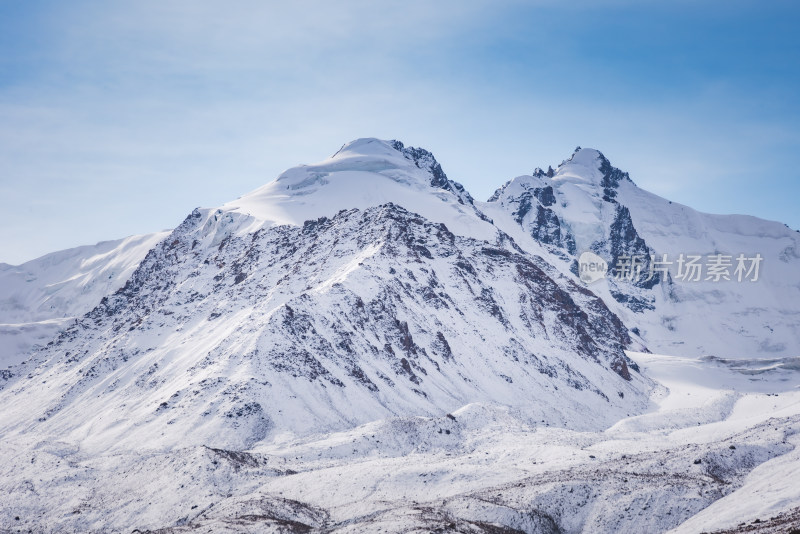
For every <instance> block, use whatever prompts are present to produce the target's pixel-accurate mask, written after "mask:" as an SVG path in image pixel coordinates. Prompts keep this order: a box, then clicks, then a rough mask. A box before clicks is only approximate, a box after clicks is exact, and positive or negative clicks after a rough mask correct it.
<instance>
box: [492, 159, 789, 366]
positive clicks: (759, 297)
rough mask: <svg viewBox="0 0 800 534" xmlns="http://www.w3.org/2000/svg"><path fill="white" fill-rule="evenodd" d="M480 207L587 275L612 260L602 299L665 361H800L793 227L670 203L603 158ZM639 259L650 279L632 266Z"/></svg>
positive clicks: (542, 176) (533, 179)
mask: <svg viewBox="0 0 800 534" xmlns="http://www.w3.org/2000/svg"><path fill="white" fill-rule="evenodd" d="M479 206H480V209H481V210H483V211H484V212H485V213H486V214H488V215H489V216H491V217H492V218H493V219H494V221H495V224H497V225H498V226H499V227H501V228H502V229H503V230H505V231H506V232H508V233H509V234H511V235H512V236H515V238H517V239H518V241H519V242H520V243H522V244H524V243H525V241H524V239H521V238H519V237H518V233H519V230H522V233H524V234H526V236H529V237H532V238H533V239H535V240H536V242H537V243H541V244H544V245H546V246H548V247H550V248H551V249H553V250H555V251H557V252H560V253H561V254H562V255H563V256H564V259H565V260H566V261H567V262H568V263H570V264H571V265H572V269H573V272H575V273H576V274H577V264H576V260H577V259H578V258H579V256H580V255H581V253H583V252H586V251H592V252H594V253H596V254H598V255H599V256H600V257H602V258H603V259H604V260H605V261H606V262H607V263H608V265H609V267H610V269H611V274H609V276H608V277H607V278H605V279H603V280H599V281H597V282H595V283H593V284H591V285H590V286H589V287H590V289H591V290H592V291H593V292H595V293H597V294H598V295H600V296H601V297H602V298H603V299H604V301H605V302H606V304H608V305H609V307H611V308H612V309H613V310H614V311H615V312H616V313H617V314H618V315H620V317H622V319H623V321H625V324H627V325H628V326H629V327H630V328H635V329H636V330H635V332H637V333H638V334H639V335H640V336H641V339H642V340H643V341H644V343H645V344H646V345H647V346H648V348H650V349H651V350H653V351H657V352H662V353H666V354H675V355H679V354H680V355H686V356H702V355H716V356H724V357H728V358H731V357H738V358H749V357H754V356H761V357H787V356H788V357H796V356H798V355H800V306H798V302H800V233H798V232H796V231H794V230H791V229H789V228H788V227H786V226H785V225H783V224H780V223H777V222H771V221H765V220H762V219H757V218H755V217H749V216H744V215H709V214H705V213H700V212H697V211H695V210H693V209H691V208H689V207H686V206H683V205H680V204H677V203H673V202H670V201H668V200H665V199H663V198H661V197H658V196H656V195H653V194H651V193H648V192H647V191H644V190H642V189H640V188H639V187H637V186H636V185H635V184H634V183H633V181H632V180H631V179H630V177H629V176H628V174H627V173H624V172H622V171H620V170H619V169H617V168H615V167H613V166H612V165H611V163H610V162H609V161H608V159H606V157H605V156H603V154H601V153H600V152H598V151H596V150H592V149H578V150H576V151H575V153H574V154H573V155H572V157H571V158H570V159H568V160H566V161H565V162H563V163H562V164H561V165H560V166H559V167H558V168H557V169H555V170H553V169H552V168H550V169H549V171H548V172H544V171H541V170H539V169H537V171H536V172H535V173H534V174H533V175H530V176H519V177H517V178H515V179H514V180H512V181H510V182H509V183H507V184H506V185H505V186H503V187H502V188H500V189H498V190H497V192H496V193H495V194H494V195H493V196H492V198H491V199H490V200H489V202H488V203H485V204H480V205H479ZM514 227H516V228H517V230H516V231H515V229H514ZM651 255H652V256H654V258H655V260H656V263H655V264H653V265H651V261H652V260H651ZM635 256H638V257H641V258H642V259H643V262H642V263H641V265H640V266H639V267H638V268H639V269H641V275H640V276H636V273H634V272H631V271H632V270H635V269H631V266H630V265H629V264H628V265H624V264H622V263H621V260H624V259H625V258H631V257H635ZM740 256H741V257H742V261H741V264H742V266H743V267H744V269H743V270H741V271H739V272H737V269H738V268H739V266H740V265H739V264H740V262H739V261H737V260H738V259H739V257H740ZM692 257H694V258H695V260H694V263H695V265H697V270H694V269H693V268H690V267H689V265H688V264H689V260H690V259H691V258H692ZM628 261H629V260H628ZM681 261H683V264H681V263H680V262H681ZM715 263H716V264H717V267H713V264H715ZM754 264H755V265H754ZM651 267H652V271H651ZM651 272H652V277H651ZM667 273H669V274H667ZM615 275H619V277H620V278H621V279H620V280H617V279H616V277H615ZM681 275H683V276H681ZM629 278H632V280H629Z"/></svg>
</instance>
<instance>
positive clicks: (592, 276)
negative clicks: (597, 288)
mask: <svg viewBox="0 0 800 534" xmlns="http://www.w3.org/2000/svg"><path fill="white" fill-rule="evenodd" d="M607 272H608V263H606V260H604V259H603V258H601V257H600V256H598V255H597V254H595V253H594V252H589V251H588V250H587V251H586V252H584V253H583V254H581V256H580V258H578V274H579V275H580V278H581V281H582V282H584V283H586V284H591V283H592V282H597V281H598V280H600V279H602V278H605V277H606V273H607Z"/></svg>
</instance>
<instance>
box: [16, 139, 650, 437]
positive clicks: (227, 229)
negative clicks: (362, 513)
mask: <svg viewBox="0 0 800 534" xmlns="http://www.w3.org/2000/svg"><path fill="white" fill-rule="evenodd" d="M437 169H439V166H438V163H436V161H435V160H434V159H433V157H432V156H430V154H428V153H426V152H422V151H420V150H408V149H404V148H403V147H402V146H401V145H399V144H397V143H394V144H389V143H384V142H378V141H375V140H359V141H356V142H354V143H351V144H350V145H347V146H345V147H344V148H343V149H342V150H340V151H339V152H338V153H337V154H336V155H335V156H334V157H333V158H331V159H330V160H327V161H326V162H323V163H322V164H319V165H314V166H308V167H299V168H296V169H292V170H290V171H287V172H286V173H284V174H283V175H281V176H280V177H279V178H278V179H277V180H276V181H274V182H273V183H271V184H269V185H267V186H266V187H264V188H262V189H259V190H257V191H255V192H254V193H252V194H250V195H246V196H245V197H242V198H241V199H239V200H237V201H236V202H233V203H231V204H227V205H225V206H222V207H221V208H219V209H216V210H214V209H212V210H195V211H194V212H193V213H192V214H190V215H189V216H188V217H187V218H186V220H185V221H184V222H183V223H182V224H181V225H180V226H179V227H178V228H177V229H175V231H173V232H172V233H171V234H170V235H169V236H168V237H167V238H165V239H163V240H162V241H161V242H160V243H159V244H158V245H157V246H156V247H155V248H153V249H152V250H151V251H150V252H149V253H148V255H147V257H146V258H145V259H144V260H143V261H142V263H141V264H140V265H139V267H138V268H137V269H136V271H135V272H134V273H133V275H132V276H131V278H130V279H129V280H128V282H127V283H126V285H125V286H124V287H123V288H121V289H120V290H119V291H117V292H115V293H114V294H112V295H109V296H107V297H105V298H103V300H102V301H101V302H100V303H99V305H98V306H97V307H96V308H94V309H93V310H92V311H91V312H90V313H88V314H87V315H86V316H84V317H83V318H82V319H81V320H79V321H78V322H77V323H76V324H75V325H73V326H71V327H70V328H68V329H67V330H65V331H64V332H62V334H61V335H60V336H59V337H58V339H56V340H55V341H54V342H52V343H51V344H50V345H49V346H48V347H46V348H45V349H43V350H41V351H39V352H37V353H36V354H35V356H34V358H33V359H32V360H30V361H29V362H27V363H25V364H24V365H22V366H20V367H19V369H15V370H12V373H13V374H14V376H13V377H11V379H10V383H9V384H8V385H7V386H6V395H9V396H13V397H14V398H15V399H16V400H17V402H21V403H22V405H24V406H25V409H24V410H19V411H18V412H17V413H15V414H13V415H12V414H8V415H6V416H5V425H6V428H14V429H17V430H18V431H20V432H28V431H35V432H37V433H38V434H50V435H52V436H61V437H62V439H63V438H64V437H70V436H71V437H74V439H78V436H87V435H89V434H91V437H90V438H86V439H83V440H82V442H83V444H84V446H88V445H89V444H90V443H94V444H96V446H97V447H99V448H100V449H102V450H105V449H107V448H108V447H109V446H110V445H111V444H112V443H113V444H114V446H115V447H131V446H134V445H135V444H136V443H138V442H139V440H140V439H141V437H140V436H141V435H147V436H148V442H149V443H150V444H151V446H159V447H173V446H177V445H180V444H182V445H186V444H187V442H188V443H196V444H208V445H213V446H216V447H223V448H242V447H249V446H252V445H253V444H254V443H256V442H259V441H261V440H263V439H265V438H268V437H274V436H276V435H282V434H287V433H288V434H292V435H306V434H308V433H312V432H320V431H333V430H343V429H346V428H350V427H352V426H353V425H357V424H363V423H367V422H369V421H373V420H377V419H383V418H386V417H390V416H406V415H422V414H424V415H437V414H442V413H446V412H448V411H450V410H455V409H457V408H459V407H461V406H463V405H465V404H467V403H470V402H476V401H478V402H496V403H501V404H503V405H508V406H512V407H514V408H515V409H518V410H519V411H520V415H521V417H522V418H523V419H525V420H531V421H533V420H536V421H547V422H549V423H551V424H558V425H560V426H567V427H572V428H592V429H597V428H603V427H605V426H608V425H609V424H612V423H613V422H614V421H616V420H618V419H619V418H620V417H621V416H625V415H630V414H632V413H639V412H641V411H643V410H644V409H645V407H646V405H647V392H648V391H649V388H650V384H649V382H648V381H647V380H645V379H643V378H641V377H640V376H639V374H638V373H636V372H635V371H634V370H631V369H629V366H628V363H627V357H626V356H625V354H624V349H626V348H630V347H631V346H633V342H632V341H631V339H630V337H629V334H628V332H627V329H626V328H625V326H624V325H623V324H622V322H621V321H620V320H619V319H618V318H617V317H616V316H615V315H614V314H613V313H612V312H611V311H609V310H608V308H607V307H606V306H605V304H603V301H602V300H600V299H599V298H597V297H596V296H595V295H593V294H592V293H591V292H590V291H588V290H587V289H585V288H584V287H583V286H581V285H580V284H579V283H576V281H575V280H573V279H570V277H569V276H565V275H563V274H562V273H560V272H559V271H558V270H556V269H554V268H553V267H552V266H551V265H550V264H549V263H547V262H546V261H545V260H543V259H542V258H541V257H538V256H534V255H531V254H527V253H525V252H524V251H523V250H522V249H520V248H519V247H518V246H516V245H515V243H514V242H513V241H512V240H511V239H510V238H509V237H508V236H506V235H505V234H503V233H502V232H501V231H499V230H497V228H495V227H494V226H493V225H492V224H491V222H490V221H488V220H487V219H486V218H485V217H482V215H481V214H480V213H479V212H478V211H477V210H476V209H475V208H474V206H473V205H472V204H471V199H470V198H469V196H468V195H466V194H465V193H464V192H463V189H462V188H460V186H457V185H455V184H452V182H449V181H448V180H446V178H443V173H441V171H439V172H438V173H437ZM353 192H356V194H355V195H354V194H353ZM390 200H393V201H394V202H402V203H403V204H404V205H405V206H407V207H408V208H406V207H401V206H399V205H397V204H396V203H393V202H389V201H390ZM353 205H355V207H353ZM345 206H349V207H350V209H342V208H344V207H345ZM412 209H413V210H414V211H410V210H412ZM298 213H299V214H301V215H299V217H301V218H300V219H291V217H298V215H297V214H298ZM276 214H277V215H276ZM312 214H316V215H317V216H319V218H316V219H307V218H308V217H311V216H312ZM426 215H427V217H426ZM303 221H305V222H303ZM287 223H288V224H287ZM451 227H452V228H454V229H456V231H455V232H453V231H451V230H450V229H449V228H451ZM459 234H460V235H459ZM17 377H25V378H24V379H17ZM32 383H35V384H37V385H36V387H35V388H34V387H31V384H32ZM87 411H88V413H92V414H96V416H94V417H88V418H87V417H82V416H81V415H80V414H84V413H86V412H87ZM89 429H91V432H90V433H89ZM134 430H136V432H134ZM129 440H134V441H133V442H130V441H129Z"/></svg>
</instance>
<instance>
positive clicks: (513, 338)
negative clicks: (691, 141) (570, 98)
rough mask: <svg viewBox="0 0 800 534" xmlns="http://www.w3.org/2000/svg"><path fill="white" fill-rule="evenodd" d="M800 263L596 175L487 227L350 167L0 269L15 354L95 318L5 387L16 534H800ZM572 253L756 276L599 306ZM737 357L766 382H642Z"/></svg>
mask: <svg viewBox="0 0 800 534" xmlns="http://www.w3.org/2000/svg"><path fill="white" fill-rule="evenodd" d="M673 206H674V208H673ZM673 209H674V210H677V211H672V210H673ZM659 210H661V211H659ZM662 215H665V216H666V215H668V216H670V217H673V218H672V219H669V221H670V222H669V223H668V224H661V226H659V223H658V221H659V220H660V217H661V216H662ZM684 219H685V220H686V221H684ZM796 243H797V238H796V237H795V235H794V234H793V233H791V232H790V231H788V230H786V229H781V227H779V225H777V224H773V223H767V222H763V221H758V220H756V219H752V218H741V217H727V218H726V217H718V216H709V215H702V214H698V213H696V212H692V211H691V210H689V208H685V207H681V206H677V205H672V204H669V202H668V201H664V200H662V199H659V198H658V197H654V196H652V195H649V194H648V193H646V192H644V191H641V190H640V189H638V188H636V186H635V185H634V184H633V182H632V181H630V179H629V177H628V176H627V175H626V174H624V173H623V172H621V171H619V170H617V169H614V168H613V167H612V166H611V165H610V163H609V162H608V160H607V159H605V157H604V156H602V155H601V154H600V153H599V152H597V151H593V150H579V151H576V153H575V154H574V155H573V156H572V158H570V160H568V161H566V162H564V163H563V164H562V165H561V166H559V167H558V170H551V171H550V172H546V173H545V172H536V173H534V175H532V176H525V177H519V178H517V179H515V180H512V181H511V182H509V183H508V184H506V185H505V186H504V187H503V188H501V189H499V190H498V192H497V193H496V194H495V195H494V196H493V197H492V199H490V201H489V202H486V203H482V202H477V201H475V200H474V199H473V198H472V196H471V195H470V194H469V193H468V192H467V191H466V190H465V189H464V188H463V187H462V186H461V185H460V184H458V183H457V182H454V181H452V180H450V179H449V178H448V177H447V175H446V174H445V172H444V171H443V169H442V167H441V165H440V164H439V163H438V162H437V161H436V159H435V158H434V157H433V155H432V154H431V153H430V152H428V151H426V150H423V149H419V148H412V147H406V146H405V145H403V144H402V143H400V142H398V141H380V140H376V139H359V140H356V141H353V142H352V143H349V144H347V145H345V146H343V147H342V149H341V150H339V151H338V152H337V153H336V154H334V155H333V156H332V157H331V158H329V159H327V160H325V161H323V162H321V163H318V164H315V165H308V166H300V167H296V168H293V169H290V170H288V171H286V172H285V173H283V174H282V175H281V176H279V177H278V178H277V179H276V180H274V181H273V182H270V183H268V184H267V185H265V186H263V187H261V188H259V189H257V190H255V191H253V192H252V193H250V194H247V195H244V196H243V197H241V198H239V199H237V200H235V201H232V202H229V203H227V204H224V205H222V206H220V207H219V208H214V209H197V210H194V211H193V212H192V213H190V214H189V215H188V216H187V217H186V218H185V220H184V221H183V222H182V223H181V224H180V225H179V226H178V227H177V228H176V229H175V230H174V231H172V232H170V233H168V234H167V235H152V236H144V237H141V238H131V240H129V241H128V242H119V243H110V244H101V245H98V247H100V248H97V249H91V248H87V249H82V250H78V251H74V252H69V251H67V252H64V253H57V254H56V255H54V256H52V258H58V261H50V262H49V263H48V262H47V261H45V260H46V258H48V257H45V258H42V259H40V260H36V261H35V262H32V263H31V264H26V266H20V267H14V268H12V267H4V269H5V271H4V273H10V274H7V275H6V274H3V276H6V278H0V280H3V281H4V282H2V283H3V284H4V285H0V289H2V291H3V293H0V299H3V302H8V303H11V302H15V303H17V304H19V306H16V308H15V311H14V313H15V314H16V315H8V317H13V320H14V321H15V324H16V323H22V322H25V321H28V322H35V321H43V320H47V319H48V318H53V317H55V316H56V315H66V316H78V317H77V318H76V320H74V321H72V320H67V321H66V323H65V324H64V325H62V326H61V329H60V332H59V333H58V335H57V337H55V338H54V339H52V340H51V341H50V342H49V343H48V344H47V345H46V346H42V347H36V348H34V350H33V351H32V352H30V354H29V355H30V357H29V358H27V359H26V361H24V362H22V363H18V364H15V365H12V366H11V367H10V368H9V369H8V370H6V371H4V372H3V373H2V374H0V402H2V405H3V406H4V407H5V408H4V409H3V410H2V411H0V437H2V441H3V448H2V449H0V492H2V493H3V495H4V499H2V501H1V502H0V532H2V531H5V530H9V531H16V530H22V531H27V530H32V531H37V532H105V531H126V532H131V531H134V532H135V531H139V532H160V533H164V532H176V533H177V532H192V531H213V532H334V531H336V532H365V531H378V530H382V531H385V532H409V531H420V532H429V531H440V532H465V533H466V532H487V533H489V532H491V533H497V532H504V533H505V532H581V531H620V532H623V531H627V532H660V531H666V530H668V529H672V528H678V529H681V528H683V531H684V532H692V531H698V530H697V529H699V530H704V531H710V530H713V529H715V528H720V527H729V526H730V527H736V525H738V524H739V523H740V522H752V521H753V520H755V519H759V523H758V525H762V524H763V525H772V527H774V528H775V529H778V528H783V527H786V526H787V525H795V524H797V522H800V507H798V506H797V503H798V502H799V501H798V499H800V493H799V492H798V491H797V490H796V489H794V487H793V485H791V484H785V483H782V482H781V477H782V476H784V474H786V473H792V472H795V471H797V470H798V466H800V461H799V460H798V458H797V454H796V453H795V450H797V449H796V445H797V444H798V443H799V442H798V439H797V437H798V436H799V435H800V397H799V395H800V392H799V391H798V390H797V387H796V386H797V369H798V365H797V361H796V358H795V359H792V358H790V356H791V355H795V356H796V355H797V354H796V350H795V349H797V347H798V342H797V338H796V337H792V336H796V334H797V331H796V326H797V325H796V324H795V323H796V321H794V319H793V318H794V317H796V316H797V313H798V310H797V306H796V305H794V304H792V302H791V300H790V299H791V297H792V296H793V295H794V293H792V292H793V291H796V290H797V289H798V288H797V283H798V282H797V281H796V277H797V269H796V266H797V258H796V254H795V253H794V252H793V250H797V249H796V248H795V249H793V248H792V247H793V246H794V245H795V244H796ZM676 245H677V246H679V248H678V249H677V251H674V249H673V247H675V246H676ZM684 247H686V248H684ZM748 247H751V248H748ZM585 250H590V251H593V252H594V253H595V254H597V255H599V256H603V257H605V258H607V261H608V262H609V263H611V264H612V268H613V267H619V266H618V265H616V264H615V259H616V258H617V257H620V256H624V255H626V254H627V255H637V254H640V255H642V256H647V255H649V253H651V252H653V253H661V252H662V251H663V252H664V253H669V254H673V253H681V252H684V253H686V254H688V253H703V254H705V253H706V251H709V250H710V251H711V252H708V253H709V254H710V253H715V252H725V253H728V252H730V253H731V254H736V253H737V252H742V253H746V254H748V255H750V254H753V253H761V255H762V256H763V257H764V259H763V265H762V268H763V270H762V272H761V279H760V280H759V281H758V282H754V283H750V282H747V283H744V282H743V283H741V284H739V283H736V282H733V283H731V284H730V285H722V284H718V283H712V282H708V283H705V282H698V283H696V284H694V285H689V284H688V283H687V285H686V286H682V285H680V282H679V281H677V280H672V279H671V275H667V274H666V273H663V274H662V275H660V276H657V277H655V278H654V280H650V281H638V282H637V281H624V280H623V281H615V280H608V279H606V280H603V281H598V282H596V283H593V284H591V285H588V286H587V285H586V284H584V283H583V282H582V281H581V280H580V279H579V277H578V276H577V275H576V273H577V271H576V263H575V260H576V258H577V257H578V255H579V254H580V253H581V252H582V251H585ZM778 263H780V265H784V266H785V267H781V266H780V265H778ZM773 264H775V265H774V266H773ZM646 266H647V264H645V267H646ZM25 272H28V273H35V276H36V280H34V279H33V276H32V275H30V276H29V275H25V274H19V273H25ZM776 273H780V274H781V276H785V278H781V279H780V280H778V278H780V277H778V276H776V275H775V274H776ZM793 276H794V277H795V278H792V277H793ZM14 277H17V278H14ZM20 277H22V278H20ZM28 278H30V282H25V283H23V282H22V280H23V279H28ZM58 281H67V282H65V283H63V284H61V285H58V286H57V287H58V288H61V289H59V291H61V292H60V293H55V294H56V295H57V296H58V298H55V297H53V296H51V295H53V294H54V293H53V291H52V289H51V286H53V284H54V283H55V282H58ZM25 284H27V285H25ZM747 284H750V285H747ZM20 288H25V289H24V290H21V289H20ZM748 288H753V289H748ZM101 293H102V297H101V295H100V294H101ZM762 293H767V295H763V294H762ZM7 296H8V297H9V298H8V299H6V298H5V297H7ZM759 306H761V307H763V309H762V310H761V311H760V312H756V311H753V308H757V307H759ZM12 307H14V306H13V305H11V304H9V305H8V306H6V308H7V309H9V310H10V309H11V308H12ZM84 310H85V311H86V313H85V314H83V315H81V314H82V313H83V311H84ZM6 313H11V312H8V311H7V312H6ZM743 314H744V315H743ZM748 314H749V315H748ZM701 319H702V320H703V321H705V324H698V323H699V321H700V320H701ZM9 321H10V320H9ZM754 321H768V322H769V326H770V327H771V328H773V330H775V336H773V337H771V338H767V339H769V340H770V342H769V344H768V345H767V346H766V349H765V348H764V346H762V345H761V344H760V343H761V341H763V339H762V338H758V335H761V333H760V330H759V324H761V323H758V324H756V323H755V322H754ZM793 321H794V322H793ZM737 328H738V330H737ZM721 336H728V339H727V344H726V343H725V340H724V339H723V338H722V337H721ZM751 337H754V338H757V339H755V341H753V340H751ZM740 338H741V339H743V341H741V343H744V344H745V348H746V349H747V350H750V348H752V347H756V348H757V349H758V350H755V349H753V350H751V351H750V352H747V353H746V355H749V356H757V355H758V354H763V353H764V351H765V350H767V351H769V349H770V348H771V352H769V354H770V355H772V356H775V355H777V357H773V359H772V360H770V361H769V362H763V361H756V360H752V359H751V360H750V361H743V360H737V361H732V360H728V359H723V358H704V359H698V358H675V357H660V356H653V355H648V354H646V353H645V352H646V351H647V349H650V350H653V349H654V348H655V349H662V348H669V349H676V350H672V352H671V354H675V353H676V352H679V351H678V350H677V349H681V350H683V349H685V351H686V353H687V354H690V355H699V354H701V353H702V354H705V353H707V352H715V353H716V354H717V355H719V356H729V355H730V354H734V355H737V356H738V355H742V354H744V353H739V352H737V351H736V350H735V349H736V348H737V347H736V346H735V345H734V343H738V341H731V340H738V339H740ZM684 340H685V343H684V344H680V342H681V341H684ZM748 343H749V345H748ZM778 343H783V344H784V345H783V346H781V347H778V346H777V344H778ZM751 345H752V347H751ZM709 347H711V348H709ZM717 349H719V350H717ZM723 349H725V350H723ZM626 351H636V352H626ZM793 351H795V352H794V353H793ZM21 354H22V353H21V351H20V352H16V353H15V355H17V356H18V357H19V355H21ZM632 358H633V359H632ZM636 362H639V363H638V364H637V363H636ZM740 496H742V497H740ZM744 499H750V501H747V502H744V501H743V500H744ZM753 500H755V501H756V502H755V504H754V503H753V502H752V501H753ZM716 514H719V515H720V516H722V517H724V518H725V519H724V520H717V519H716V517H717V515H716ZM762 518H763V519H764V520H765V521H763V522H762ZM752 524H753V525H755V523H752ZM772 527H769V528H772ZM767 531H768V530H767Z"/></svg>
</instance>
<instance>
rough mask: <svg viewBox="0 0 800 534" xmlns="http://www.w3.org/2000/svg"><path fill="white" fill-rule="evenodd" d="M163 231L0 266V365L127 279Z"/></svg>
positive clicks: (19, 356)
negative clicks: (18, 263) (16, 264)
mask: <svg viewBox="0 0 800 534" xmlns="http://www.w3.org/2000/svg"><path fill="white" fill-rule="evenodd" d="M168 233H169V232H160V233H156V234H148V235H139V236H133V237H128V238H125V239H119V240H116V241H106V242H103V243H98V244H97V245H92V246H85V247H78V248H73V249H69V250H62V251H60V252H54V253H52V254H47V255H46V256H42V257H41V258H38V259H35V260H33V261H29V262H27V263H23V264H22V265H18V266H15V265H8V264H0V367H6V366H8V365H15V364H18V363H20V362H21V361H22V360H23V359H25V357H26V356H27V355H28V352H29V351H30V349H31V347H33V346H34V345H36V344H42V345H44V344H46V343H47V342H48V341H50V340H51V339H53V338H54V337H55V335H56V334H57V333H58V332H59V331H60V330H63V329H64V328H65V327H66V326H67V325H69V324H70V323H71V322H72V321H74V320H75V319H77V318H78V317H81V316H82V315H84V314H85V313H86V312H88V311H90V310H91V309H92V308H94V307H95V306H97V304H98V303H99V302H100V299H101V298H103V297H104V296H106V295H108V294H109V293H113V292H114V291H116V290H117V289H119V288H120V287H122V286H123V285H124V284H125V282H126V281H127V280H128V278H130V276H131V273H133V270H134V269H136V267H137V266H138V265H139V262H141V261H142V259H143V258H144V257H145V255H146V254H147V252H148V251H149V250H150V249H152V248H153V247H154V246H155V245H156V243H158V242H159V241H160V240H161V239H163V238H164V237H165V236H166V235H167V234H168Z"/></svg>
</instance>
